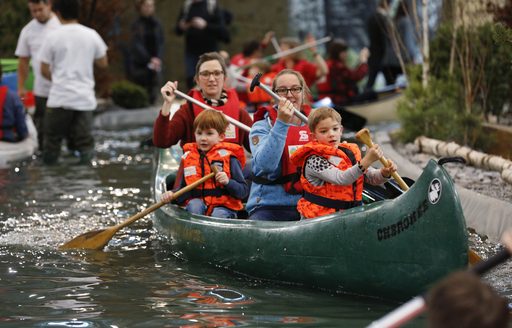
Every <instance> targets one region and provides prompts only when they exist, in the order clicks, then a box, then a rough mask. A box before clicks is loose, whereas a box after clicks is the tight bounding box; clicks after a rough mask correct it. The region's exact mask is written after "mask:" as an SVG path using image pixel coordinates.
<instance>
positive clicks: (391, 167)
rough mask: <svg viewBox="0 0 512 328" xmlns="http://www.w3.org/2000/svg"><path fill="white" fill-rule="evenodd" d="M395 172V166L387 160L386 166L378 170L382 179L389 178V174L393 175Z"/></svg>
mask: <svg viewBox="0 0 512 328" xmlns="http://www.w3.org/2000/svg"><path fill="white" fill-rule="evenodd" d="M395 172H396V164H395V163H393V161H391V160H388V166H386V167H383V168H381V169H380V174H382V176H383V177H384V178H389V177H391V174H393V173H395Z"/></svg>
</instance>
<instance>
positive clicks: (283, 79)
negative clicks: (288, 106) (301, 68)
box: [274, 74, 304, 111]
mask: <svg viewBox="0 0 512 328" xmlns="http://www.w3.org/2000/svg"><path fill="white" fill-rule="evenodd" d="M299 90H300V91H299ZM274 92H275V93H277V94H278V96H280V97H285V98H286V99H288V100H289V101H290V102H292V103H293V106H294V107H295V109H297V110H299V111H300V109H301V107H302V104H303V102H304V88H303V87H302V85H301V84H300V80H299V78H298V77H297V76H295V75H294V74H283V75H281V76H279V77H278V78H277V80H276V84H275V89H274Z"/></svg>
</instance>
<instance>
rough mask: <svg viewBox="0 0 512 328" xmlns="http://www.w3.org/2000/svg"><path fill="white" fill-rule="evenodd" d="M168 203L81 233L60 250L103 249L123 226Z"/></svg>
mask: <svg viewBox="0 0 512 328" xmlns="http://www.w3.org/2000/svg"><path fill="white" fill-rule="evenodd" d="M212 170H213V171H214V172H212V173H210V174H207V175H205V176H204V177H202V178H201V179H199V180H197V181H196V182H194V183H191V184H189V185H188V186H186V187H184V188H181V189H180V190H178V191H176V192H175V193H174V194H173V195H172V199H171V200H174V199H176V198H178V197H179V196H181V195H183V194H184V193H187V192H189V191H191V190H192V189H194V188H196V187H198V186H199V185H201V184H203V183H204V182H205V181H206V180H208V179H210V178H213V177H214V176H215V173H216V172H217V171H216V168H215V166H213V167H212ZM165 204H167V202H164V201H160V202H158V203H156V204H153V205H151V206H150V207H148V208H146V209H145V210H143V211H142V212H139V213H137V214H135V215H134V216H132V217H130V218H129V219H128V220H126V221H124V222H121V223H119V224H117V225H115V226H113V227H109V228H105V229H100V230H94V231H89V232H86V233H84V234H81V235H80V236H78V237H75V238H73V239H71V240H70V241H68V242H67V243H65V244H63V245H61V246H60V247H59V249H60V250H66V249H77V248H78V249H93V250H101V249H103V247H105V245H107V244H108V242H109V241H110V239H112V237H113V236H114V235H115V234H116V232H118V231H119V230H121V229H122V228H124V227H126V226H128V225H130V224H132V223H133V222H135V221H137V220H138V219H140V218H143V217H145V216H146V215H148V214H149V213H151V212H153V211H155V210H157V209H159V208H160V207H162V206H163V205H165Z"/></svg>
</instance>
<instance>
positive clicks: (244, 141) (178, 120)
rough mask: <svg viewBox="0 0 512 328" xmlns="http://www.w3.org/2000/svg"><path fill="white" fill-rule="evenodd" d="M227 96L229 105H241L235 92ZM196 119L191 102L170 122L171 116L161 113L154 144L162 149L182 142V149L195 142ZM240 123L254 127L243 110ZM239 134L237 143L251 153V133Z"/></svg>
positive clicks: (157, 121) (241, 131) (156, 126)
mask: <svg viewBox="0 0 512 328" xmlns="http://www.w3.org/2000/svg"><path fill="white" fill-rule="evenodd" d="M227 94H228V103H230V102H235V103H237V104H238V103H239V101H238V97H237V95H236V92H235V91H234V90H232V89H230V90H227ZM189 95H192V91H191V92H189ZM214 108H215V107H214ZM194 119H195V115H194V110H193V106H191V105H190V103H189V102H187V103H185V104H183V105H182V106H181V108H180V109H179V110H178V111H177V112H176V113H175V114H174V116H173V117H172V119H171V120H169V116H163V115H162V114H161V113H160V114H159V115H158V117H157V119H156V120H155V123H154V125H153V144H154V145H155V146H157V147H160V148H169V147H171V146H173V145H175V144H177V143H178V141H180V140H181V141H180V145H181V147H183V145H184V144H186V143H189V142H195V140H196V138H195V135H194V131H193V124H194ZM238 121H239V122H241V123H243V124H245V125H247V126H252V119H251V117H250V116H249V113H247V111H246V110H245V109H243V108H241V109H240V113H239V117H238ZM239 132H240V133H239V134H238V142H237V143H238V144H239V145H241V146H244V148H245V149H246V150H247V151H250V149H251V148H250V145H249V132H247V131H245V130H242V129H239Z"/></svg>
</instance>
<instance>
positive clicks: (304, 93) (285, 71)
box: [272, 68, 311, 110]
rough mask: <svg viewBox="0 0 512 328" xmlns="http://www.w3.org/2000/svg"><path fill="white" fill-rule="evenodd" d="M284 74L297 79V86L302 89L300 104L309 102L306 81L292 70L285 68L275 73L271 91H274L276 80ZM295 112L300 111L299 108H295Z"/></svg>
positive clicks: (309, 92)
mask: <svg viewBox="0 0 512 328" xmlns="http://www.w3.org/2000/svg"><path fill="white" fill-rule="evenodd" d="M286 74H291V75H295V76H296V77H297V79H298V80H299V84H300V86H301V87H302V98H303V99H302V102H303V103H307V102H309V96H310V95H311V91H310V90H309V88H308V85H307V84H306V81H305V80H304V77H303V76H302V74H300V72H297V71H294V70H293V69H289V68H286V69H283V70H282V71H280V72H279V73H277V75H276V77H274V80H273V81H272V91H274V92H275V91H276V88H277V85H276V84H277V80H278V79H279V78H280V77H281V76H283V75H286ZM297 110H300V108H297Z"/></svg>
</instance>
